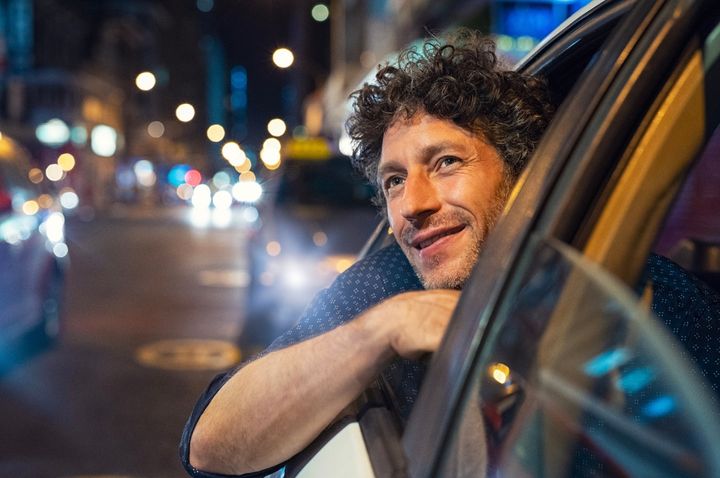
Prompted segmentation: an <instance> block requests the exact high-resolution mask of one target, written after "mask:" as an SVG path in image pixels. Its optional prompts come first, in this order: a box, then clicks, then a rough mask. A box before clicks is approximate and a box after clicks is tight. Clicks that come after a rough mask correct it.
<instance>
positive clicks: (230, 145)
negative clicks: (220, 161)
mask: <svg viewBox="0 0 720 478" xmlns="http://www.w3.org/2000/svg"><path fill="white" fill-rule="evenodd" d="M220 152H221V153H222V156H223V158H225V159H227V160H228V162H229V163H230V164H231V165H233V166H240V165H241V164H243V163H244V162H245V161H247V160H248V159H247V155H246V154H245V151H243V150H242V148H240V145H239V144H237V143H236V142H235V141H228V142H227V143H225V144H224V145H223V147H222V149H221V150H220Z"/></svg>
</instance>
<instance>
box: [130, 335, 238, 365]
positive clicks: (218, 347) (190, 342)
mask: <svg viewBox="0 0 720 478" xmlns="http://www.w3.org/2000/svg"><path fill="white" fill-rule="evenodd" d="M240 357H241V354H240V349H239V348H238V347H237V346H235V345H234V344H232V343H231V342H225V341H223V340H200V339H182V340H161V341H159V342H153V343H150V344H147V345H144V346H142V347H140V348H139V349H138V350H137V352H136V353H135V358H136V360H137V361H138V362H140V363H141V364H142V365H146V366H148V367H156V368H163V369H169V370H221V369H225V368H228V367H231V366H232V365H235V364H236V363H238V362H240Z"/></svg>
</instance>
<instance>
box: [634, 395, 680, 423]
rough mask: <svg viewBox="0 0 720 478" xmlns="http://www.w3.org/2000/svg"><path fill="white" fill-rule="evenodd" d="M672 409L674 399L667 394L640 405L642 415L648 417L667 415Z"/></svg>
mask: <svg viewBox="0 0 720 478" xmlns="http://www.w3.org/2000/svg"><path fill="white" fill-rule="evenodd" d="M673 410H675V399H673V398H672V397H668V396H667V395H666V396H664V397H659V398H656V399H655V400H652V401H651V402H649V403H647V404H646V405H645V406H644V407H642V413H643V415H645V416H646V417H650V418H658V417H662V416H665V415H668V414H669V413H670V412H672V411H673Z"/></svg>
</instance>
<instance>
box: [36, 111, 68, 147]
mask: <svg viewBox="0 0 720 478" xmlns="http://www.w3.org/2000/svg"><path fill="white" fill-rule="evenodd" d="M35 137H37V139H38V141H40V142H41V143H43V144H45V145H47V146H60V145H62V144H65V143H67V142H68V140H70V128H68V125H67V124H65V122H64V121H63V120H61V119H58V118H53V119H51V120H50V121H48V122H46V123H42V124H41V125H39V126H38V127H37V128H36V129H35Z"/></svg>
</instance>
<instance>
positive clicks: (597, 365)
mask: <svg viewBox="0 0 720 478" xmlns="http://www.w3.org/2000/svg"><path fill="white" fill-rule="evenodd" d="M628 360H630V353H629V352H628V351H627V350H626V349H623V348H619V349H614V350H609V351H607V352H604V353H602V354H600V355H598V356H597V357H595V358H593V359H592V360H590V361H589V362H588V363H586V364H585V373H586V374H588V375H590V376H591V377H600V376H602V375H605V374H607V373H608V372H610V371H611V370H613V369H615V368H617V367H619V366H620V365H622V364H624V363H625V362H627V361H628Z"/></svg>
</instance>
